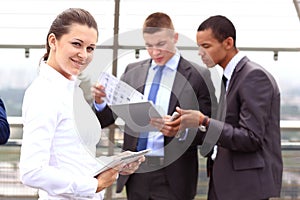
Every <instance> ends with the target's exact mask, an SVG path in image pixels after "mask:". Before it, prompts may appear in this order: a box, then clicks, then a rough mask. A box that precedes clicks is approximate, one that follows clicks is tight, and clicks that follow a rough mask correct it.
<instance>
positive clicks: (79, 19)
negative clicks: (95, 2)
mask: <svg viewBox="0 0 300 200" xmlns="http://www.w3.org/2000/svg"><path fill="white" fill-rule="evenodd" d="M74 23H77V24H80V25H87V26H88V27H89V28H94V29H96V31H97V34H98V26H97V22H96V20H95V19H94V17H93V16H92V15H91V14H90V13H89V12H88V11H86V10H84V9H81V8H69V9H67V10H65V11H63V12H62V13H61V14H59V15H58V16H57V17H56V19H55V20H54V21H53V22H52V25H51V27H50V29H49V32H48V34H47V38H46V50H47V52H46V53H45V55H44V56H43V58H42V60H44V61H46V60H47V59H48V56H49V52H50V46H49V43H48V36H49V35H50V34H51V33H53V34H54V35H55V37H56V38H57V39H58V40H59V39H60V38H61V37H62V36H63V35H65V34H68V33H69V31H70V26H71V25H72V24H74Z"/></svg>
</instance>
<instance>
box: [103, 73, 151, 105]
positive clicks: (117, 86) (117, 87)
mask: <svg viewBox="0 0 300 200" xmlns="http://www.w3.org/2000/svg"><path fill="white" fill-rule="evenodd" d="M98 83H99V84H101V85H103V86H104V87H105V92H106V98H105V100H106V102H107V104H109V105H113V104H124V103H135V102H141V101H145V100H147V98H144V95H143V94H142V93H140V92H138V91H137V90H136V89H134V88H133V87H131V86H130V85H128V84H127V83H125V82H124V81H122V80H120V79H118V78H117V77H115V76H114V75H112V74H109V73H107V72H101V74H100V76H99V78H98Z"/></svg>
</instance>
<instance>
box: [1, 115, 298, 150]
mask: <svg viewBox="0 0 300 200" xmlns="http://www.w3.org/2000/svg"><path fill="white" fill-rule="evenodd" d="M7 120H8V123H9V124H10V127H11V128H22V126H23V125H22V117H7ZM112 128H114V127H112ZM280 128H281V131H300V120H281V121H280ZM21 143H22V139H21V138H10V139H9V141H8V145H21ZM281 148H282V150H300V138H299V140H298V141H286V140H282V141H281Z"/></svg>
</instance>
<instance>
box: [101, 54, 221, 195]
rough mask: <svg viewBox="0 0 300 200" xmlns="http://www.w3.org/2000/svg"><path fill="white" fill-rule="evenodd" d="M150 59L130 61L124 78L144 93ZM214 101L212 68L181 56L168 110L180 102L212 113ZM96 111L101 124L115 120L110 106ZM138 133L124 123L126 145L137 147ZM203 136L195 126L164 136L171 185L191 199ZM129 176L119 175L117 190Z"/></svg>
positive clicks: (128, 148)
mask: <svg viewBox="0 0 300 200" xmlns="http://www.w3.org/2000/svg"><path fill="white" fill-rule="evenodd" d="M150 63H151V60H150V59H148V60H144V61H141V62H137V63H132V64H129V65H128V66H127V68H126V70H125V72H124V74H123V75H122V77H121V79H122V80H123V81H125V82H126V83H128V84H129V85H131V86H132V87H134V88H135V89H137V90H138V91H139V92H141V93H143V92H144V86H145V82H146V78H147V73H148V69H149V67H150ZM208 88H209V89H208ZM211 96H212V100H211ZM212 102H213V103H214V104H215V103H216V97H215V95H214V87H213V84H212V81H211V79H210V72H209V70H207V69H206V68H204V67H199V66H198V67H197V68H196V67H194V66H193V65H192V64H191V63H190V62H188V61H187V60H185V59H184V58H182V57H181V58H180V61H179V65H178V69H177V74H176V77H175V81H174V84H173V89H172V93H171V98H170V103H169V110H168V114H172V113H173V112H174V111H175V108H176V106H180V107H181V108H184V109H195V110H199V109H200V110H201V111H202V112H203V113H205V114H206V115H209V116H210V115H211V104H212ZM96 114H97V116H98V118H99V120H100V123H101V125H102V127H106V126H108V125H110V124H111V123H113V122H114V118H113V117H112V113H111V110H110V109H109V108H108V107H106V108H105V109H104V110H103V111H102V112H96ZM138 136H139V133H136V132H134V130H130V129H129V128H128V127H125V135H124V145H123V149H124V150H131V151H136V146H137V141H138ZM202 136H203V134H197V130H196V129H191V130H189V133H188V137H187V138H186V140H185V141H179V140H178V139H176V138H171V137H165V163H166V166H165V169H164V170H165V173H166V176H167V179H168V180H169V184H170V187H171V189H172V190H173V191H174V193H175V194H176V195H177V196H178V199H192V198H194V196H195V194H196V188H197V179H198V156H197V144H196V142H198V141H200V140H202V138H201V137H202ZM195 137H197V138H195ZM143 170H145V171H147V169H140V172H142V171H143ZM127 180H128V176H120V177H119V179H118V182H117V191H118V192H120V191H121V190H122V188H123V186H124V184H125V183H126V181H127ZM136 189H137V190H138V189H139V188H136Z"/></svg>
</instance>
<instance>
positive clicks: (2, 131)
mask: <svg viewBox="0 0 300 200" xmlns="http://www.w3.org/2000/svg"><path fill="white" fill-rule="evenodd" d="M9 136H10V129H9V124H8V121H7V116H6V111H5V107H4V103H3V102H2V100H1V99H0V144H5V143H6V142H7V140H8V138H9Z"/></svg>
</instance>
